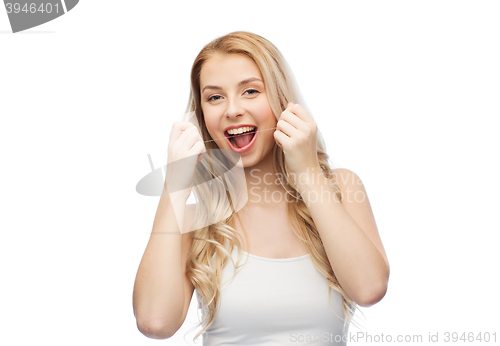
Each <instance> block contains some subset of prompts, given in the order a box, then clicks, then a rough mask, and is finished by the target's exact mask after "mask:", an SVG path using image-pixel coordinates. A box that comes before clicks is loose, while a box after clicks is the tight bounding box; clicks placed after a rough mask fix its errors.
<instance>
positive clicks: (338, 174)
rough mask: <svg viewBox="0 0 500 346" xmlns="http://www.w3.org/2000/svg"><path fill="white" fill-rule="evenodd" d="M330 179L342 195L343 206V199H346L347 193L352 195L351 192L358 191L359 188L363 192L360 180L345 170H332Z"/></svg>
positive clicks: (354, 174) (351, 172)
mask: <svg viewBox="0 0 500 346" xmlns="http://www.w3.org/2000/svg"><path fill="white" fill-rule="evenodd" d="M332 179H333V181H334V182H336V183H337V185H338V187H339V189H340V191H341V193H342V197H343V198H342V204H344V198H346V199H347V197H348V195H349V193H352V191H353V190H359V188H360V187H361V188H362V189H363V190H364V186H363V182H362V181H361V178H360V177H359V176H358V175H357V174H356V173H354V172H353V171H351V170H349V169H347V168H335V169H333V170H332Z"/></svg>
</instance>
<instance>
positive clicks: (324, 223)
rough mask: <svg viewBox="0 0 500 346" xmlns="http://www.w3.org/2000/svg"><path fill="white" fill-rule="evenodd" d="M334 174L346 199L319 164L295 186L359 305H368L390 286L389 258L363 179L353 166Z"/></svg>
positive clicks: (336, 270) (341, 278) (346, 287)
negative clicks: (338, 193) (332, 184)
mask: <svg viewBox="0 0 500 346" xmlns="http://www.w3.org/2000/svg"><path fill="white" fill-rule="evenodd" d="M333 173H334V175H335V176H336V178H337V179H336V181H337V182H338V183H339V186H340V190H341V193H342V203H340V202H339V201H338V199H337V198H336V197H335V193H334V189H333V188H332V187H331V186H330V184H329V183H328V181H327V179H326V178H325V177H324V176H323V174H322V173H321V172H320V168H319V167H318V168H317V169H316V170H315V171H314V172H311V174H308V175H307V178H306V179H302V180H303V181H302V182H301V181H298V183H299V184H298V185H297V187H298V188H299V192H300V194H301V195H302V197H303V199H304V201H305V203H306V205H307V207H308V209H309V211H310V213H311V216H312V218H313V220H314V223H315V225H316V227H317V229H318V232H319V234H320V237H321V239H322V241H323V245H324V247H325V251H326V253H327V255H328V259H329V261H330V264H331V266H332V268H333V271H334V273H335V276H336V277H337V279H338V281H339V283H340V285H341V286H342V288H343V289H344V290H345V292H346V293H347V295H348V296H349V297H350V298H351V299H352V300H353V301H355V302H356V303H357V304H358V305H360V306H363V307H368V306H371V305H373V304H376V303H377V302H379V301H380V300H381V299H382V298H383V297H384V295H385V293H386V291H387V283H388V280H389V261H388V260H387V255H386V253H385V250H384V247H383V245H382V241H381V239H380V236H379V234H378V230H377V225H376V224H375V218H374V216H373V212H372V209H371V206H370V202H369V200H368V196H367V194H366V191H365V188H364V186H363V183H362V182H361V180H360V179H359V177H358V176H357V175H356V174H355V173H354V172H352V171H350V170H347V169H336V170H333ZM304 180H305V182H304Z"/></svg>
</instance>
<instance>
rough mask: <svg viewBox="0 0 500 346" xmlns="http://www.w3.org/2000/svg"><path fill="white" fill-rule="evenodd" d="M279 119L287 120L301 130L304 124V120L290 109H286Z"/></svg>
mask: <svg viewBox="0 0 500 346" xmlns="http://www.w3.org/2000/svg"><path fill="white" fill-rule="evenodd" d="M279 120H284V121H286V122H287V123H289V124H290V125H292V126H293V127H295V128H296V129H297V130H300V129H301V128H303V126H304V121H303V120H301V119H300V118H299V117H298V116H296V115H295V114H293V113H292V112H290V111H288V110H286V111H284V112H283V113H282V114H281V117H280V118H279Z"/></svg>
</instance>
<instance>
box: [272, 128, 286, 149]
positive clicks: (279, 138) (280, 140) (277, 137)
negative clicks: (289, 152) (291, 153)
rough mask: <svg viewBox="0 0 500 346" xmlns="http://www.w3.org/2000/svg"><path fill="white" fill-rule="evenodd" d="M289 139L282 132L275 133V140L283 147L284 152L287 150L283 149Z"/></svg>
mask: <svg viewBox="0 0 500 346" xmlns="http://www.w3.org/2000/svg"><path fill="white" fill-rule="evenodd" d="M287 139H288V136H287V135H285V134H284V133H283V132H281V131H275V132H274V140H275V141H276V143H277V144H278V145H279V146H280V147H281V149H283V151H284V150H285V148H284V147H283V143H286V141H287Z"/></svg>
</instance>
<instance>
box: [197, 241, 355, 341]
mask: <svg viewBox="0 0 500 346" xmlns="http://www.w3.org/2000/svg"><path fill="white" fill-rule="evenodd" d="M241 252H242V254H243V256H242V258H241V261H240V262H239V263H238V262H237V258H238V249H237V248H236V246H235V247H234V249H233V252H232V258H233V260H234V262H235V263H236V264H237V265H238V264H240V263H241V264H243V263H245V261H246V260H247V262H246V263H245V264H244V266H243V267H240V268H239V269H238V271H237V272H236V275H234V277H233V274H234V270H235V269H234V265H233V263H232V262H231V261H230V260H229V261H228V262H227V264H226V266H225V267H224V269H223V271H222V276H221V291H220V292H221V293H220V310H219V312H218V313H217V314H216V315H215V319H214V321H213V323H212V325H211V326H210V327H209V329H208V330H207V331H205V332H204V333H203V346H230V345H231V346H233V345H238V346H240V345H249V346H250V345H251V346H271V345H272V346H277V345H324V344H329V345H346V340H347V336H346V335H347V333H348V328H349V322H347V323H346V328H345V333H343V330H342V329H343V327H344V321H343V320H342V319H343V318H345V315H344V312H343V305H342V295H341V294H340V293H338V292H337V291H335V290H333V289H331V292H330V301H331V306H332V307H330V305H329V304H328V290H329V289H330V288H329V287H328V284H327V282H326V278H325V277H324V276H323V275H322V274H321V273H320V272H319V271H318V270H317V269H316V267H315V266H314V264H313V262H312V260H311V256H310V255H309V254H307V255H304V256H300V257H293V258H283V259H274V258H266V257H260V256H256V255H252V254H248V253H247V252H244V251H241ZM231 279H233V280H231ZM196 294H197V298H198V302H199V304H198V308H199V309H201V307H202V306H201V299H202V298H201V296H200V295H199V293H198V291H196ZM332 308H333V310H334V311H335V313H336V314H337V315H338V316H340V318H339V317H337V316H336V315H335V313H334V312H333V311H332ZM200 311H201V310H200ZM201 312H202V311H201ZM341 318H342V319H341ZM343 336H344V337H343Z"/></svg>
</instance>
